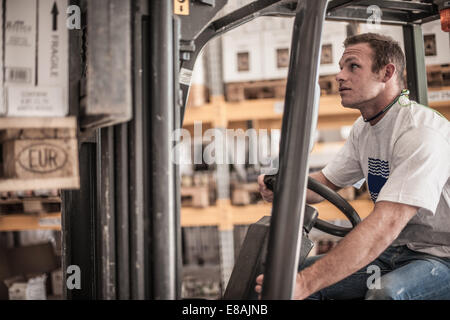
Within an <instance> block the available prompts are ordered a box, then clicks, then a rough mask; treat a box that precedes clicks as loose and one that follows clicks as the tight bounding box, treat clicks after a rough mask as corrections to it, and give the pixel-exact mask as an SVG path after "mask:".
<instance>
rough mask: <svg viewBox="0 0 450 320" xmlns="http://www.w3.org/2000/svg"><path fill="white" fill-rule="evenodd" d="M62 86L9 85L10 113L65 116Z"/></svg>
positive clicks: (65, 108)
mask: <svg viewBox="0 0 450 320" xmlns="http://www.w3.org/2000/svg"><path fill="white" fill-rule="evenodd" d="M63 102H64V100H63V90H62V88H61V87H44V88H41V87H20V86H18V87H12V86H11V87H8V88H7V107H8V115H9V116H13V117H33V116H35V117H53V116H65V115H66V114H67V105H66V104H64V103H63Z"/></svg>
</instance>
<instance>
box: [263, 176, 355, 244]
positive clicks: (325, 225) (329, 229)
mask: <svg viewBox="0 0 450 320" xmlns="http://www.w3.org/2000/svg"><path fill="white" fill-rule="evenodd" d="M276 179H277V175H265V176H264V184H265V185H266V186H267V188H268V189H269V190H272V191H273V190H274V187H275V183H276ZM308 189H310V190H311V191H314V192H315V193H317V194H319V195H320V196H322V197H323V198H325V199H326V200H328V201H330V202H331V203H332V204H333V205H334V206H335V207H337V208H338V209H339V210H340V211H341V212H342V213H343V214H344V215H345V216H346V217H347V219H348V220H349V221H350V222H351V224H352V227H349V228H346V227H340V226H336V225H334V224H331V223H329V222H326V221H324V220H321V219H317V220H316V222H315V224H314V226H313V227H315V228H317V229H319V230H320V231H323V232H326V233H329V234H332V235H334V236H338V237H344V236H345V235H346V234H347V233H349V232H350V231H352V229H353V228H354V227H355V226H356V225H357V224H358V223H360V222H361V218H360V217H359V215H358V213H357V212H356V210H355V209H354V208H353V207H352V206H351V204H350V203H348V201H347V200H345V199H344V198H343V197H342V196H341V195H340V194H339V193H337V192H336V191H334V190H333V189H331V188H329V187H327V186H326V185H323V184H321V183H320V182H318V181H317V180H314V179H313V178H311V177H309V178H308Z"/></svg>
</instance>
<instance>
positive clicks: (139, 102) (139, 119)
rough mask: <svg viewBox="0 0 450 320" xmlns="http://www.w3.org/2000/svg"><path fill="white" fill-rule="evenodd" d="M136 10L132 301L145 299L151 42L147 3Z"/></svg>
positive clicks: (136, 3)
mask: <svg viewBox="0 0 450 320" xmlns="http://www.w3.org/2000/svg"><path fill="white" fill-rule="evenodd" d="M133 5H134V6H135V7H134V10H133V12H134V23H133V35H134V38H133V39H134V46H133V48H134V50H133V52H132V54H133V63H134V65H133V70H134V76H133V84H134V92H133V93H134V99H133V119H132V121H131V122H130V123H129V125H128V136H129V144H128V150H129V160H128V164H129V227H130V231H129V236H130V299H133V300H143V299H145V288H146V277H145V271H146V268H145V266H146V264H145V262H146V261H145V256H146V255H145V250H144V244H145V240H144V238H145V234H146V232H145V231H146V229H145V228H146V223H145V216H144V211H145V196H144V180H145V179H144V167H145V159H146V155H145V153H144V143H146V139H145V137H146V135H145V134H144V119H145V117H144V108H145V107H146V106H147V105H146V104H147V90H143V88H145V86H146V85H147V83H146V82H145V78H144V77H145V76H147V71H148V69H147V68H145V66H144V62H145V61H146V60H144V53H146V51H144V50H146V47H145V45H146V43H147V42H148V39H147V38H145V37H144V35H147V34H148V32H147V30H146V28H147V26H146V25H145V22H144V21H145V20H144V15H145V14H148V1H146V0H140V1H134V2H133Z"/></svg>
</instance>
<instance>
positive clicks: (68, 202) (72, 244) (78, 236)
mask: <svg viewBox="0 0 450 320" xmlns="http://www.w3.org/2000/svg"><path fill="white" fill-rule="evenodd" d="M79 159H80V162H79V163H80V190H70V191H63V192H62V197H61V198H62V199H61V200H62V202H61V203H62V208H61V209H62V238H63V241H62V269H63V275H64V277H63V279H67V277H68V276H71V275H72V274H70V275H69V274H67V268H68V267H69V266H77V267H78V268H79V271H80V273H81V274H80V275H81V278H80V288H71V289H69V288H68V287H67V286H64V288H65V290H64V298H65V299H68V300H94V299H97V298H98V294H97V291H98V290H97V282H96V281H95V279H97V277H98V275H99V270H98V262H99V261H98V260H97V259H96V256H97V248H96V246H95V243H96V241H97V235H96V233H95V224H96V203H97V195H96V192H95V190H96V176H97V174H96V171H97V169H96V164H97V160H96V143H95V140H94V141H93V142H86V143H83V144H81V146H80V149H79Z"/></svg>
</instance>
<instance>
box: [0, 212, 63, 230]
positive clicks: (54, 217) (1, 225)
mask: <svg viewBox="0 0 450 320" xmlns="http://www.w3.org/2000/svg"><path fill="white" fill-rule="evenodd" d="M22 230H61V213H60V212H55V213H47V214H43V215H26V214H17V215H3V216H0V231H22Z"/></svg>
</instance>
